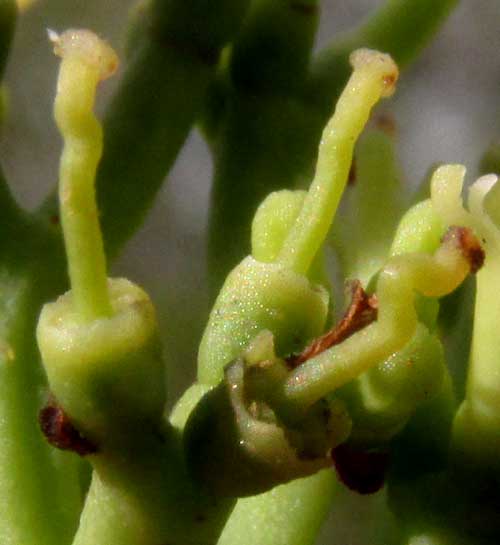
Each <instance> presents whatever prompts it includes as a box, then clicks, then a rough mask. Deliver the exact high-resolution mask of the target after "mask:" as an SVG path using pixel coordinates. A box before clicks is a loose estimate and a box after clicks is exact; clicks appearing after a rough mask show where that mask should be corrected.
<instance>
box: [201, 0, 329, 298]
mask: <svg viewBox="0 0 500 545" xmlns="http://www.w3.org/2000/svg"><path fill="white" fill-rule="evenodd" d="M316 25H317V1H316V0H314V1H310V0H308V1H306V2H295V1H293V0H277V1H270V0H258V1H257V2H253V3H252V9H251V11H250V13H249V16H248V18H247V19H246V21H245V25H244V27H243V29H242V32H241V34H240V36H239V39H238V40H237V42H236V43H235V44H234V50H233V51H232V53H231V55H230V56H229V55H228V58H227V59H225V61H226V63H225V64H224V65H223V66H221V67H220V70H219V78H218V81H217V82H216V84H215V85H214V86H213V88H212V89H211V94H210V96H209V100H210V102H209V104H208V108H209V111H208V112H206V113H205V116H204V118H205V119H204V121H205V124H204V129H205V132H206V133H207V134H208V140H209V143H210V144H211V146H212V148H213V150H214V158H215V174H214V180H213V186H212V194H211V208H210V219H209V247H208V265H209V272H210V275H209V277H210V281H211V284H212V285H211V286H210V287H211V291H212V293H214V294H215V293H216V292H217V291H218V290H219V288H220V286H221V284H222V282H223V280H224V278H225V276H226V275H227V273H228V272H229V271H230V270H231V269H232V268H233V267H234V266H235V265H236V264H237V263H238V261H240V260H241V258H242V257H243V256H244V255H245V254H248V253H250V252H249V244H248V241H249V240H250V224H251V220H252V217H253V215H254V213H255V210H256V209H257V206H258V205H259V203H260V202H261V201H262V200H263V199H264V197H265V196H266V195H267V194H268V193H269V192H270V191H273V190H276V189H283V188H290V187H293V186H294V185H295V184H296V183H297V181H298V177H299V176H301V175H304V173H307V175H308V176H309V170H310V166H311V162H312V158H313V157H314V154H315V152H316V150H317V141H318V138H319V132H320V130H321V129H320V128H322V126H323V124H324V120H323V119H318V118H317V113H316V112H315V111H312V110H311V108H309V107H308V105H306V104H305V103H304V101H303V100H302V89H303V85H304V81H305V78H306V75H307V65H308V61H309V57H310V53H311V49H312V46H313V43H314V33H315V29H316ZM207 119H208V121H207ZM228 231H230V232H231V237H230V240H228V237H227V236H226V235H227V232H228ZM245 248H246V249H247V250H245Z"/></svg>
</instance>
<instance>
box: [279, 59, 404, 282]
mask: <svg viewBox="0 0 500 545" xmlns="http://www.w3.org/2000/svg"><path fill="white" fill-rule="evenodd" d="M351 62H352V64H353V67H354V72H353V74H352V76H351V79H350V80H349V82H348V84H347V86H346V89H345V91H344V92H343V93H342V95H341V96H340V98H339V100H338V102H337V106H336V108H335V113H334V115H333V117H332V118H331V120H330V121H329V122H328V124H327V125H326V127H325V129H324V131H323V136H322V139H321V142H320V146H319V152H318V162H317V166H316V174H315V176H314V180H313V182H312V184H311V188H310V189H309V192H308V194H307V196H306V199H305V201H304V205H303V207H302V209H301V211H300V214H299V216H298V218H297V220H296V221H295V224H294V226H293V227H292V229H291V230H290V233H289V235H288V237H287V238H286V240H285V242H284V244H283V247H282V249H281V252H280V254H279V256H278V259H277V262H278V263H281V264H282V265H284V266H285V267H287V268H289V269H291V270H293V271H295V272H297V273H301V274H305V273H306V272H307V270H308V269H309V266H310V265H311V262H312V260H313V259H314V256H315V255H316V253H317V252H318V250H319V248H320V247H321V245H322V244H323V241H324V239H325V237H326V235H327V233H328V230H329V228H330V224H331V222H332V220H333V217H334V216H335V212H336V210H337V206H338V204H339V201H340V197H341V195H342V192H343V190H344V187H345V184H346V182H347V177H348V174H349V168H350V165H351V161H352V153H353V147H354V142H355V141H356V140H357V138H358V136H359V134H360V133H361V130H362V129H363V127H364V126H365V124H366V121H367V120H368V116H369V115H370V112H371V109H372V108H373V106H374V105H375V104H376V103H377V102H378V100H379V99H380V98H381V97H383V96H390V95H391V94H392V92H393V91H394V85H395V82H396V80H397V77H398V70H397V67H396V65H395V64H394V62H393V61H392V59H391V58H390V57H389V56H387V55H382V54H379V53H375V52H372V51H368V50H360V51H357V52H355V53H354V54H353V56H352V59H351Z"/></svg>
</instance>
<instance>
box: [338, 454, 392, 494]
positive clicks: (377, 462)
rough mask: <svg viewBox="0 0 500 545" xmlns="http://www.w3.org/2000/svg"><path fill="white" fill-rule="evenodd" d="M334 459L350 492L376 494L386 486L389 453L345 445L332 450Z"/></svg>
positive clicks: (340, 477)
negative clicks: (357, 448)
mask: <svg viewBox="0 0 500 545" xmlns="http://www.w3.org/2000/svg"><path fill="white" fill-rule="evenodd" d="M332 458H333V463H334V465H335V470H336V471H337V475H338V477H339V479H340V480H341V481H342V482H343V483H344V484H345V485H346V486H347V488H349V489H350V490H354V491H355V492H358V493H359V494H374V493H375V492H377V491H379V490H380V489H381V488H382V487H383V486H384V480H385V474H386V472H387V467H388V465H389V453H388V451H385V450H356V449H354V448H353V447H351V446H349V445H346V444H343V445H339V446H338V447H336V448H334V449H333V450H332Z"/></svg>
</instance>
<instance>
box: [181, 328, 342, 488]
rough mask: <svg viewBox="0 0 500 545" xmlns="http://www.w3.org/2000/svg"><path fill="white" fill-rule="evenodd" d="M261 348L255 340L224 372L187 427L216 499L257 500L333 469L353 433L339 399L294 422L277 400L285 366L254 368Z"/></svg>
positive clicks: (191, 461)
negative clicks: (334, 453) (337, 451)
mask: <svg viewBox="0 0 500 545" xmlns="http://www.w3.org/2000/svg"><path fill="white" fill-rule="evenodd" d="M260 337H262V336H260ZM265 337H267V335H265ZM269 337H271V339H272V336H271V335H269ZM268 340H269V338H268V337H267V338H266V339H264V341H263V342H264V344H265V342H266V341H268ZM262 344H263V343H262V342H261V338H258V339H256V341H255V343H253V345H252V348H251V349H249V351H248V352H247V354H246V358H245V359H243V358H239V359H237V360H235V361H234V362H233V363H231V364H230V365H228V366H227V367H226V369H225V377H224V380H223V381H222V382H221V383H220V384H219V385H218V386H217V387H216V388H214V389H213V390H211V391H210V392H209V393H208V394H206V395H205V396H204V397H203V399H202V401H201V402H200V403H199V404H198V405H197V406H196V409H195V410H194V411H193V413H192V414H191V416H190V418H189V420H188V422H187V425H186V432H185V434H184V444H185V451H186V453H187V460H188V465H189V467H190V468H191V470H192V471H193V474H194V475H195V476H196V477H197V478H198V479H200V480H201V481H202V482H204V483H205V484H206V485H207V486H208V487H209V489H210V490H211V491H212V492H214V493H215V494H216V495H221V496H234V497H236V496H238V497H242V496H251V495H255V494H259V493H261V492H264V491H266V490H269V489H271V488H273V487H274V486H275V485H278V484H282V483H285V482H288V481H290V480H292V479H297V478H299V477H305V476H308V475H312V474H314V473H316V472H317V471H319V470H320V469H322V468H325V467H329V466H331V464H332V460H331V456H330V453H331V449H332V448H334V447H335V446H336V445H338V444H339V443H341V442H343V441H344V440H345V439H346V438H347V436H348V435H349V432H350V429H351V421H350V418H349V416H348V414H347V412H346V411H345V407H344V404H343V403H342V402H341V401H338V400H332V401H331V402H330V403H328V402H326V401H324V400H321V401H320V402H318V403H316V404H315V405H314V406H312V407H311V408H310V409H309V410H308V411H307V412H306V413H305V414H304V415H302V417H301V418H300V419H290V420H288V419H287V416H288V415H286V413H283V414H282V413H281V412H280V401H279V399H278V398H276V397H275V396H276V393H277V392H279V388H278V387H277V386H278V384H279V383H280V382H282V381H283V380H284V378H285V377H286V375H287V374H288V369H287V366H286V365H285V363H284V361H282V360H279V359H277V358H276V357H272V358H271V359H266V360H261V361H259V362H258V363H253V361H254V360H256V359H259V358H260V357H261V354H262V346H259V345H262ZM287 420H288V421H287Z"/></svg>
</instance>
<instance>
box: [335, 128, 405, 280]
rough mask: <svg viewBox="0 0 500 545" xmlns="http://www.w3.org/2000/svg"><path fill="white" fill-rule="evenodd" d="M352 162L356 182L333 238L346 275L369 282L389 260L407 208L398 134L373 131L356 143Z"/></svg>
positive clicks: (337, 221)
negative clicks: (397, 151) (396, 145)
mask: <svg viewBox="0 0 500 545" xmlns="http://www.w3.org/2000/svg"><path fill="white" fill-rule="evenodd" d="M353 166H354V181H353V183H352V184H350V185H349V186H348V187H347V188H346V192H345V196H344V199H345V201H344V204H343V206H342V207H341V209H339V211H338V213H337V215H336V217H335V223H334V226H333V229H332V240H333V245H334V247H335V249H336V250H337V252H338V255H339V261H340V264H341V267H342V272H343V277H344V278H348V279H358V280H360V281H361V283H362V285H363V286H367V285H368V282H369V280H370V278H371V277H372V276H373V275H374V274H375V273H376V272H377V271H378V270H379V269H380V268H381V267H382V266H383V264H384V262H385V260H386V259H387V255H388V253H389V248H390V244H391V240H392V237H393V234H394V229H395V228H396V226H397V224H398V221H399V219H400V216H401V215H402V212H403V200H404V199H403V197H402V195H401V193H402V189H403V188H402V186H401V176H400V172H399V168H398V165H397V161H396V158H395V150H394V137H393V136H392V135H390V134H387V133H386V132H385V131H384V130H383V129H372V130H368V131H367V132H366V133H365V134H364V135H362V136H361V138H360V140H359V142H358V144H357V146H356V150H355V154H354V160H353ZM381 203H383V206H381V205H380V204H381ZM387 210H391V213H390V214H387Z"/></svg>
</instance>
